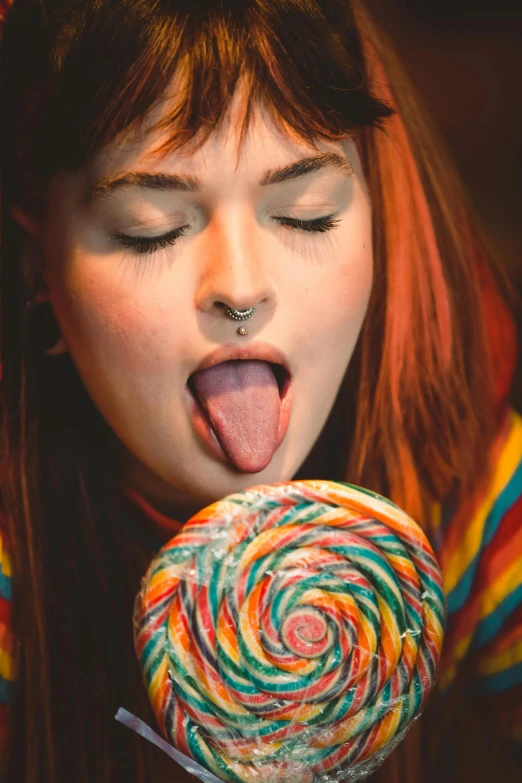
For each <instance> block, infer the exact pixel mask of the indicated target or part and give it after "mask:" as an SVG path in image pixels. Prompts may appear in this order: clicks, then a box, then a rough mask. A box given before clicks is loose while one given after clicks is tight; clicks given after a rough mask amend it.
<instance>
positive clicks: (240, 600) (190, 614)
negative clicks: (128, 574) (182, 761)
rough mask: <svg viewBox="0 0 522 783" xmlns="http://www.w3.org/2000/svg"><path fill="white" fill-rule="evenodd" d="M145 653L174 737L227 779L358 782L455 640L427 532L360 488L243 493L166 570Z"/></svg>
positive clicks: (189, 539) (159, 572)
mask: <svg viewBox="0 0 522 783" xmlns="http://www.w3.org/2000/svg"><path fill="white" fill-rule="evenodd" d="M134 619H135V642H136V651H137V655H138V658H139V660H140V664H141V667H142V671H143V675H144V680H145V684H146V686H147V688H148V692H149V696H150V699H151V702H152V705H153V708H154V712H155V715H156V718H157V721H158V724H159V725H160V727H161V729H162V730H163V732H164V735H165V737H166V738H167V739H168V740H169V741H170V742H171V743H172V744H173V745H174V746H175V747H177V748H178V749H179V750H180V751H181V752H182V753H184V754H186V755H187V756H190V757H192V758H193V759H194V760H196V761H197V762H198V763H199V764H201V765H202V766H204V767H206V768H207V769H209V770H210V771H211V772H212V773H214V775H216V776H217V777H219V778H220V779H222V780H226V781H234V782H239V781H245V782H246V783H253V782H254V781H255V782H256V783H272V782H274V783H275V782H276V781H277V783H282V782H283V781H284V782H285V783H312V781H314V782H315V781H321V783H327V782H328V781H334V780H336V781H337V780H347V779H350V780H356V779H358V777H359V773H361V772H364V773H365V774H367V772H368V770H369V769H371V768H372V765H373V766H375V764H376V763H380V761H382V759H383V758H384V757H385V756H386V755H387V754H388V752H390V751H391V749H392V748H393V747H394V745H395V744H396V743H397V742H398V741H399V740H400V738H402V736H403V735H404V732H405V730H406V729H407V728H408V726H409V724H410V723H411V721H412V720H413V719H414V718H415V717H416V716H417V715H418V714H419V713H420V711H421V710H422V708H423V705H424V703H425V701H426V698H427V696H428V694H429V692H430V690H431V688H432V686H433V684H434V680H435V674H436V670H437V664H438V661H439V656H440V650H441V646H442V638H443V624H444V597H443V591H442V579H441V575H440V572H439V568H438V566H437V562H436V560H435V557H434V555H433V552H432V550H431V547H430V545H429V543H428V542H427V540H426V538H425V536H424V534H423V533H422V531H421V530H420V528H419V527H418V526H417V525H416V524H415V523H414V522H413V521H412V520H411V519H410V518H409V517H408V516H407V515H406V514H405V513H404V512H403V511H401V510H400V509H399V508H398V507H397V506H395V505H394V504H393V503H391V502H390V501H388V500H386V499H385V498H383V497H381V496H380V495H376V494H374V493H372V492H369V491H367V490H363V489H361V488H359V487H354V486H351V485H349V484H341V483H334V482H328V481H294V482H287V483H280V484H272V485H265V486H258V487H253V488H251V489H249V490H247V491H245V492H240V493H237V494H234V495H230V496H228V497H227V498H225V499H223V500H221V501H219V502H217V503H215V504H213V505H212V506H209V507H208V508H206V509H204V510H203V511H201V512H200V513H199V514H197V515H196V516H194V517H193V518H192V519H191V520H190V521H189V522H188V523H187V524H186V525H185V526H184V528H183V530H182V532H181V533H180V534H179V535H178V536H176V537H175V538H173V539H172V540H171V541H170V542H169V543H168V544H167V545H166V546H165V547H163V549H162V550H161V551H160V553H159V554H158V556H157V557H156V558H155V559H154V561H153V562H152V564H151V566H150V568H149V570H148V572H147V574H146V576H145V579H144V581H143V585H142V591H141V592H140V594H139V596H138V597H137V601H136V611H135V618H134Z"/></svg>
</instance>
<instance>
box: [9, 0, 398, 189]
mask: <svg viewBox="0 0 522 783" xmlns="http://www.w3.org/2000/svg"><path fill="white" fill-rule="evenodd" d="M21 5H22V4H21ZM20 8H21V6H20ZM42 8H45V12H43V13H42V17H41V28H40V29H38V26H36V29H35V26H34V25H33V29H32V30H31V31H29V35H30V39H31V40H30V41H29V42H28V44H29V45H28V49H27V50H25V51H26V52H27V51H29V52H30V55H29V56H28V57H26V59H25V61H24V60H23V58H21V57H19V58H18V59H19V60H20V68H21V69H22V71H23V72H25V73H26V74H27V78H26V79H25V81H26V82H27V84H34V83H35V82H36V83H38V89H37V90H34V89H33V91H32V95H30V96H25V97H29V100H26V101H25V103H24V102H23V98H21V97H20V96H17V97H16V98H14V100H15V101H16V103H18V106H19V107H20V111H19V112H17V111H13V112H12V116H20V117H21V122H20V126H19V127H18V128H16V129H13V133H15V134H16V139H17V144H16V147H17V149H18V150H19V155H18V158H19V162H20V169H23V168H27V170H31V171H32V176H33V183H34V172H35V171H36V172H38V175H39V180H40V181H41V182H42V183H45V182H46V181H48V179H49V178H50V177H51V176H52V175H53V173H55V172H56V171H59V170H63V169H67V168H78V167H82V166H84V165H85V164H87V163H88V162H89V161H90V160H91V159H92V158H93V157H94V156H95V155H96V153H97V152H98V151H99V150H100V149H102V148H103V147H105V146H106V145H109V144H111V143H113V142H114V141H116V140H117V139H119V138H120V137H121V136H126V135H127V134H131V133H133V132H137V131H139V132H142V131H143V130H144V129H145V130H149V129H150V118H151V116H153V111H152V110H153V109H155V108H157V107H159V106H161V107H162V108H163V107H166V110H165V111H163V112H162V113H161V119H160V121H159V123H158V124H156V125H153V128H157V127H159V128H161V129H167V130H168V140H167V142H166V143H165V144H164V145H163V146H162V148H161V149H162V150H165V151H167V150H169V151H170V150H175V149H180V148H181V147H183V146H184V145H187V144H188V143H189V142H190V143H191V144H190V145H189V146H191V147H193V146H195V147H198V146H200V145H201V144H202V143H204V141H205V140H206V139H208V138H209V137H210V135H211V134H212V133H214V132H215V131H216V129H218V128H219V127H220V126H221V125H222V123H223V120H224V118H225V116H226V114H227V112H228V109H229V107H230V105H231V102H232V98H233V96H234V94H235V92H236V88H237V86H238V83H239V81H240V80H241V81H245V82H246V83H247V85H248V101H247V107H246V111H245V115H244V122H243V127H242V133H241V140H242V139H243V137H244V135H245V133H246V130H247V128H248V126H249V123H250V119H251V116H252V111H253V108H254V107H255V106H257V105H261V104H262V105H263V106H264V107H266V109H267V110H268V112H269V113H270V115H271V117H272V118H273V119H274V120H276V121H277V122H278V123H280V124H281V125H282V126H283V128H284V129H285V130H287V131H289V132H293V133H295V134H297V136H298V137H300V138H302V139H304V140H306V141H308V142H309V143H311V144H313V143H314V140H317V139H327V140H339V139H341V138H344V137H346V136H348V135H352V134H353V133H354V132H355V131H356V130H357V129H359V128H367V127H372V126H378V125H380V124H381V123H382V122H383V120H384V119H386V118H387V117H388V116H389V115H390V114H391V113H392V110H391V109H390V108H389V107H388V106H387V105H386V104H385V103H383V102H382V101H380V100H379V99H377V98H375V97H374V96H373V95H372V94H371V92H370V91H369V89H368V85H367V84H366V82H365V76H364V73H365V69H364V64H363V60H362V55H361V52H360V47H359V44H358V37H357V33H356V28H355V24H354V21H353V18H352V16H351V11H350V9H349V7H347V8H346V13H344V12H343V19H342V20H340V19H338V18H337V17H338V16H339V13H338V12H337V15H336V16H335V18H334V16H333V13H334V12H333V11H332V18H329V17H328V16H327V15H326V12H325V11H324V9H321V8H320V6H319V4H318V3H316V2H315V0H309V1H308V2H303V1H302V0H281V1H280V2H278V3H270V4H269V3H264V2H260V0H242V2H241V3H237V2H233V0H199V1H198V3H197V4H193V3H189V2H188V0H178V1H177V2H175V3H174V2H172V0H155V2H152V3H151V2H148V3H139V2H132V1H131V0H123V1H122V2H118V3H108V2H99V3H92V4H84V3H82V2H76V3H73V4H71V3H70V2H68V3H66V4H65V3H64V2H63V0H59V1H58V2H56V0H55V2H47V3H44V4H43V6H42ZM65 9H67V13H66V10H65ZM20 12H21V11H20ZM15 14H16V4H15V9H14V11H13V15H15ZM339 30H341V32H339ZM49 40H52V41H53V42H54V44H53V46H52V47H51V49H50V54H49V53H47V55H45V52H46V51H48V49H49V47H48V46H46V42H47V41H49ZM305 41H306V42H307V43H306V45H303V42H305ZM11 55H12V53H11ZM25 56H26V55H25V53H24V57H25ZM45 58H46V59H45ZM35 75H37V78H36V79H35ZM25 179H26V182H27V179H28V178H25ZM27 184H29V182H27Z"/></svg>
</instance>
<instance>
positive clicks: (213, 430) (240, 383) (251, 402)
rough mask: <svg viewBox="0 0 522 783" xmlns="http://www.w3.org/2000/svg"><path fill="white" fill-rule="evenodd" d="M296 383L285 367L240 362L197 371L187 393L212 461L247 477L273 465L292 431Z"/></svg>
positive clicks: (198, 432)
mask: <svg viewBox="0 0 522 783" xmlns="http://www.w3.org/2000/svg"><path fill="white" fill-rule="evenodd" d="M291 389H292V382H291V376H290V372H289V371H288V370H287V368H286V367H284V366H283V365H282V364H278V363H277V362H270V361H266V360H262V359H255V358H236V359H229V360H226V361H223V362H218V363H216V364H212V365H211V366H209V367H205V368H204V369H202V370H198V371H196V372H194V373H193V374H192V375H191V376H190V377H189V379H188V382H187V392H188V394H189V396H190V401H191V416H192V421H193V425H194V427H195V430H196V432H197V434H198V435H199V436H200V438H201V439H202V441H203V443H204V445H205V446H206V447H207V449H208V450H210V451H211V452H212V454H213V455H214V456H217V457H219V458H220V459H221V460H222V461H225V462H227V463H229V464H231V465H232V466H234V467H235V468H236V469H237V470H238V471H240V472H243V473H259V472H260V471H262V470H264V468H266V467H267V465H268V464H269V463H270V462H271V460H272V458H273V456H274V454H275V452H276V450H277V449H278V448H279V446H280V445H281V442H282V441H283V439H284V437H285V435H286V431H287V428H288V423H289V418H290V409H291Z"/></svg>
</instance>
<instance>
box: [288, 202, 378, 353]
mask: <svg viewBox="0 0 522 783" xmlns="http://www.w3.org/2000/svg"><path fill="white" fill-rule="evenodd" d="M325 255H326V254H325ZM372 282H373V250H372V235H371V217H370V212H369V207H368V205H367V202H365V201H363V202H362V203H361V204H360V205H359V209H358V210H357V213H356V214H355V215H354V216H353V219H351V220H349V221H347V224H346V225H345V226H344V227H343V228H342V229H340V230H339V235H338V237H336V241H335V245H334V246H333V249H332V252H331V253H330V254H329V255H328V257H327V258H326V259H325V263H324V264H321V274H315V275H310V277H309V279H308V280H306V283H305V281H304V280H303V288H304V290H301V292H300V293H299V294H298V298H300V299H301V301H302V303H303V304H302V306H301V313H302V316H301V317H302V321H303V327H304V333H303V340H304V339H306V341H307V343H308V344H309V345H311V344H315V345H316V346H317V347H318V348H319V347H320V345H321V343H322V350H323V351H326V355H325V356H324V359H325V360H326V361H328V354H331V351H332V350H334V349H335V350H336V352H339V351H340V352H341V354H342V355H343V357H344V356H345V355H347V356H348V357H349V356H350V355H351V351H352V349H353V346H354V344H355V342H356V340H357V337H358V335H359V332H360V328H361V326H362V323H363V320H364V316H365V314H366V310H367V307H368V302H369V299H370V294H371V290H372ZM332 358H333V357H332ZM336 358H337V359H338V358H339V355H338V353H336Z"/></svg>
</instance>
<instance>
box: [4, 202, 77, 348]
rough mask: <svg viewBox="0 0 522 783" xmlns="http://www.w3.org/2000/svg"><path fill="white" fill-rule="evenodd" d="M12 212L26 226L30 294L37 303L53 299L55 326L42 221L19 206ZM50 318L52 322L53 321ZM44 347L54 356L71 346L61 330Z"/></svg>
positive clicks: (25, 275) (24, 249) (26, 279)
mask: <svg viewBox="0 0 522 783" xmlns="http://www.w3.org/2000/svg"><path fill="white" fill-rule="evenodd" d="M9 215H10V217H11V219H12V220H14V221H15V223H18V225H19V226H20V228H21V229H22V239H21V246H20V251H21V257H20V263H21V269H22V277H23V280H24V284H25V290H26V294H27V296H26V298H27V300H28V301H30V302H31V303H32V306H33V307H34V306H37V305H39V304H40V303H41V302H48V303H49V304H48V307H49V311H48V313H47V321H48V323H47V328H48V329H49V327H50V328H52V327H53V323H52V321H53V320H54V322H56V317H55V316H54V311H53V308H52V304H51V301H50V297H49V291H48V288H47V282H46V279H45V257H44V254H43V250H42V242H41V224H40V223H39V221H38V220H37V219H36V218H35V217H34V216H33V215H31V214H30V213H29V212H27V211H26V210H24V209H22V208H21V207H18V206H14V207H11V209H10V210H9ZM49 321H50V322H51V323H49ZM55 331H56V332H57V333H58V332H59V326H58V324H57V322H56V330H55ZM43 350H44V353H46V354H49V355H50V356H58V355H59V354H62V353H66V352H67V350H68V348H67V343H66V342H65V338H64V336H63V334H61V333H60V334H59V336H58V337H57V341H56V343H55V344H54V345H53V346H51V347H50V348H45V349H43Z"/></svg>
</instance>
